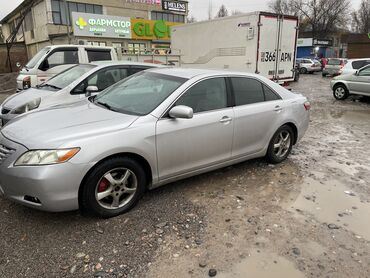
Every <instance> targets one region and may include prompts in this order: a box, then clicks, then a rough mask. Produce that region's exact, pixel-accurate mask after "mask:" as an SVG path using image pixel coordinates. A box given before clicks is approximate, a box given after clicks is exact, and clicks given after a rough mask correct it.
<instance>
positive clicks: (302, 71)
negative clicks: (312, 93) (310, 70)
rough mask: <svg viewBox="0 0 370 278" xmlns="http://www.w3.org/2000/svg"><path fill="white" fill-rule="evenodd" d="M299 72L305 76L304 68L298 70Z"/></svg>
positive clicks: (305, 70)
mask: <svg viewBox="0 0 370 278" xmlns="http://www.w3.org/2000/svg"><path fill="white" fill-rule="evenodd" d="M299 72H300V73H301V74H306V73H307V69H306V68H300V69H299Z"/></svg>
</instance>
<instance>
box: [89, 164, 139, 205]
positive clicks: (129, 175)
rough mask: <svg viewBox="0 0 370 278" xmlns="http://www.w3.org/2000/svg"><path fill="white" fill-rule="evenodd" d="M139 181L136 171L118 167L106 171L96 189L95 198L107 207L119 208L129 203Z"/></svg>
mask: <svg viewBox="0 0 370 278" xmlns="http://www.w3.org/2000/svg"><path fill="white" fill-rule="evenodd" d="M137 186H138V181H137V177H136V175H135V173H134V172H132V171H131V170H129V169H127V168H116V169H112V170H110V171H108V172H107V173H105V174H104V175H103V176H102V178H101V179H100V180H99V182H98V184H97V185H96V189H95V198H96V201H97V202H98V204H99V205H100V206H102V207H103V208H106V209H111V210H114V209H118V208H121V207H123V206H125V205H126V204H127V203H129V202H130V201H131V200H132V199H133V197H134V195H135V193H136V191H137Z"/></svg>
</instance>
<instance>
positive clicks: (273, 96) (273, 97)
mask: <svg viewBox="0 0 370 278" xmlns="http://www.w3.org/2000/svg"><path fill="white" fill-rule="evenodd" d="M262 86H263V92H264V93H265V101H272V100H279V99H281V97H280V96H278V95H277V94H276V93H275V92H274V91H273V90H271V89H270V88H269V87H267V86H266V85H264V84H263V85H262Z"/></svg>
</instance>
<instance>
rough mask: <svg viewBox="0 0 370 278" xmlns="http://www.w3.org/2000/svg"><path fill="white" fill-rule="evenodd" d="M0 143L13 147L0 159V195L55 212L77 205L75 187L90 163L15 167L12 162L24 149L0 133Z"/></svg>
mask: <svg viewBox="0 0 370 278" xmlns="http://www.w3.org/2000/svg"><path fill="white" fill-rule="evenodd" d="M0 144H1V145H3V146H6V147H7V148H11V149H13V150H15V151H14V153H12V154H11V155H10V156H9V157H7V158H6V159H4V160H3V161H0V163H1V164H0V194H1V195H3V196H5V198H7V199H10V200H13V201H15V202H17V203H20V204H22V205H25V206H28V207H32V208H36V209H40V210H45V211H51V212H58V211H69V210H75V209H78V208H79V204H78V190H79V187H80V184H81V181H82V179H83V177H84V175H85V174H86V173H87V171H88V169H89V168H90V167H91V166H92V165H86V164H73V163H71V162H66V163H62V164H57V165H45V166H16V167H15V166H14V165H13V163H14V162H15V160H16V159H17V158H18V157H19V156H20V155H21V154H23V153H24V152H26V151H27V149H26V148H25V147H24V146H22V145H20V144H17V143H14V142H12V141H10V140H8V139H6V138H4V136H3V135H0ZM29 197H31V198H29ZM35 198H37V199H35ZM30 199H31V201H30ZM32 200H38V202H35V201H32Z"/></svg>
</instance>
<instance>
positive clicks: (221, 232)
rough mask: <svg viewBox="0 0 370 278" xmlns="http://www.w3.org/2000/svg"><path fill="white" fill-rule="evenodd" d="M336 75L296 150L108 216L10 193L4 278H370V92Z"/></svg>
mask: <svg viewBox="0 0 370 278" xmlns="http://www.w3.org/2000/svg"><path fill="white" fill-rule="evenodd" d="M328 83H329V78H324V79H323V78H322V77H321V75H304V76H302V77H301V80H300V82H299V83H296V84H293V86H292V87H293V89H294V90H296V91H299V92H301V93H303V94H304V95H306V96H307V97H309V99H310V101H311V103H312V114H311V115H312V117H311V125H310V128H309V130H308V132H307V134H306V136H305V137H304V139H303V140H302V141H301V142H300V144H299V145H298V146H296V147H295V148H294V151H293V153H292V155H291V157H290V158H289V159H288V160H287V161H286V162H284V163H282V164H280V165H277V166H274V165H269V164H267V163H266V162H265V161H264V160H263V159H257V160H253V161H249V162H245V163H241V164H238V165H235V166H233V167H228V168H225V169H222V170H218V171H215V172H211V173H208V174H205V175H201V176H197V177H193V178H191V179H187V180H184V181H181V182H177V183H174V184H171V185H168V186H165V187H163V188H160V189H157V190H154V191H152V192H149V193H147V194H146V195H145V197H144V198H143V199H142V200H141V201H140V202H139V204H138V206H137V207H136V208H135V209H134V210H132V211H131V212H129V213H127V214H125V215H122V216H119V217H116V218H113V219H108V220H101V219H94V218H87V217H85V216H81V215H80V214H79V212H69V213H61V214H60V213H59V214H50V213H45V212H39V211H36V210H32V209H29V208H25V207H22V206H20V205H17V204H14V203H12V202H9V201H7V200H4V199H0V238H1V240H0V277H94V276H95V277H98V276H102V277H103V276H104V277H154V278H155V277H158V278H159V277H161V278H162V277H208V275H209V271H210V269H214V270H211V272H214V271H216V272H217V275H216V277H233V278H234V277H350V276H351V277H369V276H370V245H369V243H370V224H369V222H368V216H369V215H370V203H369V202H370V187H369V185H370V184H369V180H370V150H369V147H368V144H369V142H370V140H369V139H370V101H369V100H368V99H365V98H354V99H353V98H351V99H348V100H346V101H343V102H340V101H335V100H334V98H333V96H332V93H331V91H330V88H329V85H328Z"/></svg>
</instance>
